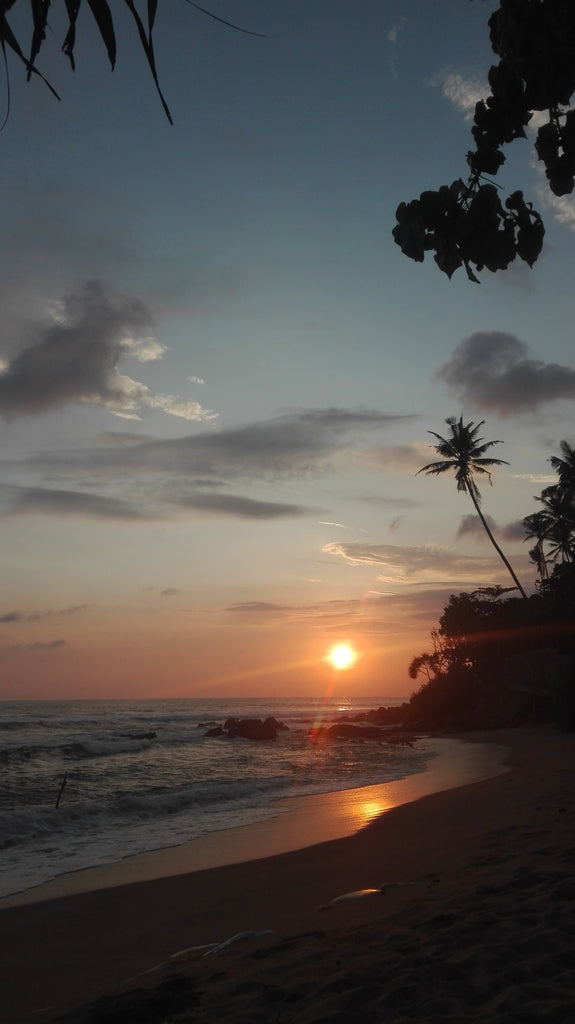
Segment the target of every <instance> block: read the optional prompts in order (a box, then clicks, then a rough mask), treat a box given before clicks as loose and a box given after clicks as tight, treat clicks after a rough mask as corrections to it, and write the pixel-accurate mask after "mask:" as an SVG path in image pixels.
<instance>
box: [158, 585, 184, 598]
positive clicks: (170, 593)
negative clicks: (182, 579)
mask: <svg viewBox="0 0 575 1024" xmlns="http://www.w3.org/2000/svg"><path fill="white" fill-rule="evenodd" d="M179 593H180V591H179V590H177V589H176V588H175V587H166V589H165V590H162V591H160V597H175V596H176V594H179Z"/></svg>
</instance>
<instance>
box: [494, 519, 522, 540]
mask: <svg viewBox="0 0 575 1024" xmlns="http://www.w3.org/2000/svg"><path fill="white" fill-rule="evenodd" d="M499 536H500V537H502V538H503V540H509V541H513V540H520V541H524V540H525V527H524V525H523V520H522V519H516V520H515V522H513V523H506V524H505V526H501V527H500V528H499Z"/></svg>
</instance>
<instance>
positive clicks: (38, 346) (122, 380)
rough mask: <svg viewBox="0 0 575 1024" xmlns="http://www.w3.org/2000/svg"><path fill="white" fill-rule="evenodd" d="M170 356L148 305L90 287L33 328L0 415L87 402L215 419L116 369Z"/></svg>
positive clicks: (121, 410) (131, 414) (2, 384)
mask: <svg viewBox="0 0 575 1024" xmlns="http://www.w3.org/2000/svg"><path fill="white" fill-rule="evenodd" d="M164 352H165V347H164V346H163V345H162V344H160V342H158V341H157V339H156V337H155V329H154V324H153V318H152V314H151V311H150V310H149V308H148V307H147V306H146V304H145V303H144V302H142V301H141V300H140V299H135V298H132V297H130V296H126V295H120V294H116V293H114V292H112V291H111V290H110V289H107V288H106V287H105V286H104V285H103V284H101V283H99V282H94V281H92V282H89V283H88V284H86V285H85V286H84V287H83V288H82V289H80V290H79V291H77V292H75V293H73V294H71V295H68V296H67V297H66V298H65V299H63V300H62V301H61V302H58V303H55V304H53V306H52V308H51V310H50V313H49V314H48V315H47V318H46V319H45V321H44V322H42V323H37V324H35V325H34V327H33V328H29V330H28V336H27V337H26V338H25V339H24V340H23V341H22V342H21V344H20V346H19V349H18V351H17V353H16V354H15V355H13V356H12V357H11V358H4V362H3V367H2V368H1V369H0V415H3V416H4V417H5V418H6V419H13V418H15V417H18V416H33V415H36V416H37V415H40V414H42V413H45V412H48V411H49V410H53V409H58V408H61V407H62V406H65V405H68V404H71V403H85V404H89V405H100V406H105V407H106V408H108V409H109V410H110V411H111V412H112V413H114V414H115V415H117V416H120V417H123V418H127V419H139V418H140V415H141V413H142V411H143V410H146V409H159V410H161V411H162V412H165V413H167V414H168V415H170V416H177V417H180V418H182V419H187V420H199V421H201V420H209V419H213V418H214V416H215V415H216V414H215V413H213V412H211V411H210V410H205V409H203V408H202V406H201V405H200V404H199V403H198V402H194V401H189V400H187V399H184V398H181V397H178V396H174V395H162V394H155V393H154V392H152V391H151V390H150V388H149V387H147V385H145V384H142V383H140V382H139V381H136V380H134V379H133V378H132V377H128V376H126V375H125V374H122V373H120V371H119V369H118V367H119V363H120V362H121V361H122V360H123V359H125V358H127V357H132V358H134V359H136V360H137V361H138V362H140V363H148V362H150V361H153V360H157V359H160V358H161V357H162V356H163V355H164Z"/></svg>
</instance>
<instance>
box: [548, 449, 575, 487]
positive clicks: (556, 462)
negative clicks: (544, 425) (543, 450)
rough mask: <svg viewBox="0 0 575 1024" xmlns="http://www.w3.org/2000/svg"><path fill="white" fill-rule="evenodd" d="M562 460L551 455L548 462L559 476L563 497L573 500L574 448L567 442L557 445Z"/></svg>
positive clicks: (574, 485)
mask: <svg viewBox="0 0 575 1024" xmlns="http://www.w3.org/2000/svg"><path fill="white" fill-rule="evenodd" d="M559 447H560V448H561V454H562V455H563V458H562V459H560V458H559V456H558V455H552V456H551V458H550V459H549V462H550V463H551V465H552V466H553V469H554V470H555V472H556V473H557V475H558V476H559V487H560V489H561V492H562V494H563V495H565V496H566V497H567V498H569V499H570V500H571V501H572V500H573V496H574V495H575V448H573V447H572V445H570V444H569V442H568V441H561V442H560V444H559Z"/></svg>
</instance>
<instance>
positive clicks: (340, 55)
mask: <svg viewBox="0 0 575 1024" xmlns="http://www.w3.org/2000/svg"><path fill="white" fill-rule="evenodd" d="M54 6H55V5H54ZM113 6H114V9H116V7H117V8H120V6H123V5H120V4H118V5H116V4H114V5H113ZM141 6H142V8H143V9H144V8H145V7H146V5H145V4H143V5H141ZM204 6H206V7H208V8H209V9H210V10H212V11H213V12H214V13H216V14H217V15H219V16H220V17H222V18H228V19H230V20H233V21H235V22H237V23H239V24H240V25H242V26H243V27H245V28H247V29H252V30H254V31H255V32H258V33H261V34H262V35H263V36H265V38H260V37H258V36H249V35H246V34H240V33H239V32H236V31H233V30H231V29H230V28H227V27H225V26H224V25H222V24H219V23H217V22H216V21H214V20H212V19H210V18H208V17H206V16H205V15H203V14H201V13H199V12H198V11H197V10H195V9H194V8H193V7H192V6H190V5H188V4H186V3H185V2H183V0H172V2H171V3H161V4H160V5H159V15H158V19H157V24H156V30H155V45H156V51H157V54H156V56H157V64H158V71H159V76H160V81H161V85H162V89H163V92H164V94H165V96H166V99H167V102H168V104H169V106H170V109H171V112H172V116H173V119H174V126H173V127H171V126H170V124H169V123H168V121H167V120H166V118H165V116H164V114H163V111H162V107H161V104H160V102H159V100H158V97H157V94H156V92H155V89H154V85H153V81H152V79H151V77H150V74H149V72H148V70H147V68H146V65H145V60H144V57H143V54H142V51H141V48H140V46H139V43H138V40H137V37H136V33H135V30H134V28H133V25H132V24H131V23H130V20H129V18H128V17H127V15H122V16H121V17H120V16H119V17H118V61H117V67H116V70H115V71H114V73H113V74H112V73H110V70H109V67H108V66H107V64H106V57H105V53H104V49H103V46H102V45H101V43H100V42H99V40H98V38H97V35H96V32H95V29H94V28H93V26H92V23H91V16H90V13H89V10H88V8H87V5H83V8H82V12H81V17H80V19H79V26H78V40H77V45H76V63H77V70H76V72H75V74H73V73H72V72H71V71H70V70H69V68H68V66H67V64H66V61H65V59H64V57H63V56H62V55H61V54H60V52H59V44H60V43H61V41H62V39H63V36H64V34H65V33H64V30H63V28H62V25H61V24H60V23H59V21H58V17H57V15H56V13H55V14H54V16H53V22H52V24H53V28H54V34H53V36H52V35H51V36H49V37H48V40H47V43H46V49H45V50H44V51H43V54H42V56H41V57H40V60H39V62H38V65H39V67H40V68H41V70H42V72H43V74H45V75H46V77H47V78H48V79H49V80H50V81H51V83H52V84H53V85H54V86H55V88H56V89H57V90H58V92H59V93H60V95H61V98H62V99H61V102H60V103H58V102H57V101H56V100H55V99H54V98H53V96H52V95H51V94H50V92H49V91H48V90H47V89H46V88H45V86H44V85H43V84H42V82H40V81H39V80H36V81H32V82H30V83H28V84H26V81H25V72H24V70H23V69H22V68H21V67H20V66H19V65H18V64H17V62H16V60H15V59H13V58H11V57H9V76H10V90H11V97H10V110H9V116H8V120H7V123H6V126H5V127H4V129H3V131H2V133H1V134H0V152H1V157H2V190H1V193H0V207H1V214H0V215H1V222H2V232H1V234H0V252H1V265H2V275H1V278H0V295H1V306H2V315H3V330H2V334H1V336H0V367H1V372H0V414H1V415H2V417H3V424H2V438H3V445H2V454H1V459H2V474H1V478H0V514H1V516H2V529H1V531H0V557H1V565H2V593H1V599H0V654H1V659H2V669H1V673H0V697H6V698H44V697H45V698H60V697H81V698H83V697H153V696H175V697H185V696H189V697H199V696H226V695H231V694H235V695H245V696H260V695H262V696H264V695H269V696H270V697H273V696H276V695H277V696H283V695H291V694H293V695H309V696H312V697H315V696H321V695H322V694H323V693H325V692H334V693H336V694H341V695H342V696H343V695H346V694H347V695H352V696H353V695H356V696H359V695H362V696H363V695H366V696H377V697H381V698H382V699H384V698H385V697H386V696H390V697H391V696H401V695H403V694H406V695H407V694H409V693H410V692H411V690H412V689H413V683H412V681H411V680H410V679H409V678H408V674H407V667H408V665H409V662H410V661H411V658H412V657H413V656H414V655H416V654H419V653H421V651H422V650H425V649H426V646H428V635H429V631H430V629H431V628H432V627H433V626H434V625H435V624H436V622H437V619H438V617H439V614H440V613H441V609H442V607H443V605H444V604H445V603H446V600H447V598H448V596H449V594H450V593H453V592H456V593H457V592H459V591H461V590H471V589H474V588H476V587H479V586H487V585H491V584H494V583H501V584H503V585H505V586H507V585H508V583H509V579H508V578H507V576H506V574H505V569H504V567H503V566H502V565H501V564H500V562H499V560H498V559H497V556H496V555H495V552H494V551H493V549H492V548H491V547H490V545H489V542H488V541H487V540H486V538H485V537H484V536H482V534H481V530H480V528H479V529H478V528H477V526H478V524H477V522H476V518H474V516H473V507H472V505H471V503H470V502H469V500H468V499H467V498H466V496H465V495H462V494H458V493H457V491H456V487H455V483H454V481H453V479H452V478H450V477H448V476H445V477H442V478H439V479H429V478H425V477H423V476H416V475H415V474H416V471H417V470H418V469H419V468H420V467H421V466H422V465H423V464H424V463H426V462H429V461H432V459H433V457H434V453H433V450H432V449H431V448H430V447H429V444H430V442H431V441H432V440H433V439H432V438H431V437H430V435H429V434H428V433H427V432H428V430H435V431H437V432H439V433H440V434H441V433H444V432H445V431H444V428H445V423H444V421H445V418H446V417H447V416H449V415H456V416H459V415H460V414H462V415H463V416H464V418H465V419H469V420H475V421H477V420H482V419H485V420H486V425H485V428H484V430H483V431H482V433H483V435H484V436H485V437H486V438H487V439H500V440H502V441H503V442H504V444H502V445H498V446H497V448H496V449H495V450H494V452H493V454H494V456H497V457H499V458H502V459H506V460H507V461H508V462H509V466H504V467H502V468H500V469H498V470H496V472H495V474H494V481H493V483H494V486H493V488H490V487H489V486H487V487H484V488H483V495H484V509H485V511H486V512H487V513H488V514H489V515H490V516H491V517H492V519H493V521H494V523H495V525H496V527H497V531H496V532H497V536H498V539H499V540H500V542H501V544H502V546H503V547H504V548H505V551H506V553H507V554H508V556H509V558H510V559H511V561H512V563H513V565H514V567H515V569H516V571H517V572H518V574H519V576H520V578H521V579H522V581H523V583H524V584H525V586H526V587H527V588H528V589H531V588H532V587H533V583H534V571H533V568H532V567H531V565H530V563H529V559H528V554H527V550H528V544H525V543H523V539H522V538H523V535H522V532H521V530H520V528H519V524H520V521H521V519H522V518H523V516H525V515H527V514H529V513H530V512H533V511H536V508H537V506H536V503H535V502H534V500H533V495H535V494H538V493H539V492H540V491H541V489H542V487H543V486H545V484H546V483H547V482H551V481H552V480H553V479H554V477H553V473H552V470H551V467H550V466H549V463H548V461H547V460H548V458H549V456H550V455H552V454H554V453H558V450H559V442H560V440H561V439H562V438H565V439H567V440H569V441H570V442H571V443H573V441H574V439H575V435H574V428H573V403H574V399H575V366H574V359H573V355H574V352H575V347H574V345H573V322H574V321H575V295H574V289H573V273H572V269H573V254H574V252H575V237H574V235H573V231H574V230H575V201H574V200H573V199H572V198H569V197H568V198H567V199H563V200H561V201H555V203H554V204H553V205H551V203H550V197H549V195H548V193H547V191H546V187H545V178H544V175H543V173H542V171H541V168H540V167H538V166H537V165H536V164H535V161H534V159H533V150H532V146H531V145H530V144H528V143H527V142H518V143H515V144H514V145H513V146H512V147H511V151H510V152H509V155H508V160H507V164H506V168H505V174H502V175H500V179H501V182H502V184H505V183H506V182H508V183H510V184H511V186H512V187H513V188H522V189H523V190H524V192H525V196H526V198H527V199H531V200H533V202H534V203H535V205H536V206H537V208H538V209H540V210H541V211H542V213H543V214H544V217H545V220H546V227H547V234H546V238H545V248H544V252H543V255H542V257H541V258H540V260H539V262H538V263H537V264H536V265H535V268H534V269H533V270H529V268H528V267H527V266H526V265H525V264H521V265H520V266H513V267H512V268H511V269H510V270H509V271H507V272H505V273H502V274H497V275H491V274H489V273H488V272H487V271H486V272H484V273H483V274H482V275H481V278H482V280H481V284H480V285H474V284H472V283H470V282H469V281H468V280H467V278H466V277H465V274H464V272H463V271H459V272H457V273H456V274H455V275H454V278H453V279H452V281H451V282H449V281H448V280H447V278H446V277H445V276H444V275H443V274H441V273H440V272H439V271H438V270H437V268H436V267H435V265H434V263H433V260H432V259H431V258H428V259H427V260H426V262H425V263H424V264H421V265H420V264H415V263H413V262H411V261H409V260H407V259H406V258H405V257H404V256H403V255H402V254H401V252H400V250H399V249H398V248H397V246H396V245H395V244H394V242H393V239H392V237H391V229H392V227H393V225H394V223H395V216H394V215H395V209H396V207H397V205H398V203H399V202H401V201H402V200H410V199H412V198H415V197H416V196H418V195H419V193H420V192H421V191H422V190H423V189H426V188H437V187H438V186H439V185H441V184H444V183H449V182H451V181H452V180H453V179H454V178H456V177H459V176H460V175H465V170H466V165H465V152H466V150H467V149H468V148H470V138H469V112H470V110H472V109H473V106H474V104H475V101H476V100H477V99H478V98H480V96H481V95H482V94H483V95H485V93H486V87H485V82H486V75H487V70H488V68H489V65H490V64H491V63H492V62H493V60H494V58H493V55H492V53H491V50H490V48H489V41H488V35H487V30H486V21H487V18H488V15H489V12H490V11H491V10H492V9H493V7H494V6H495V4H493V3H490V2H485V3H479V2H474V3H463V2H462V0H442V2H441V3H437V4H430V3H429V2H428V0H389V2H388V0H353V2H349V0H329V2H328V0H290V2H287V0H274V2H273V3H270V2H269V0H241V2H239V0H235V2H234V0H217V3H216V2H215V0H214V2H212V3H209V2H207V0H206V3H205V5H204ZM84 8H85V9H84ZM119 14H121V12H119ZM12 23H13V24H14V25H15V26H16V25H17V24H18V23H17V21H16V20H15V19H13V21H12ZM1 81H2V85H1V89H0V106H1V107H2V108H3V109H4V110H5V109H6V106H7V103H8V93H7V87H6V80H5V75H4V72H3V73H2V80H1ZM514 150H517V152H514ZM478 368H479V369H478ZM340 642H349V643H352V644H353V645H354V647H355V648H356V650H357V652H358V654H359V657H358V659H357V661H356V662H355V663H354V665H353V666H351V667H349V668H347V669H346V670H345V671H342V672H339V673H338V672H337V671H336V670H335V669H334V667H333V665H332V664H331V663H328V662H326V661H325V655H326V654H327V652H328V650H329V648H330V647H331V646H332V645H333V644H336V643H340ZM333 688H335V689H333Z"/></svg>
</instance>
